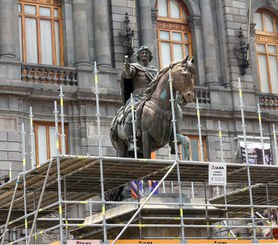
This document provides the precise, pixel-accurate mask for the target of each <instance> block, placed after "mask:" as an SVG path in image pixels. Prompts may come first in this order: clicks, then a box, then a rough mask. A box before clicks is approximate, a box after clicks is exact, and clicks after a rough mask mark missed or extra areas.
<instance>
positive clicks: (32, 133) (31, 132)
mask: <svg viewBox="0 0 278 245" xmlns="http://www.w3.org/2000/svg"><path fill="white" fill-rule="evenodd" d="M29 117H30V138H31V154H30V158H31V167H32V168H35V167H36V157H35V134H34V126H33V117H34V115H33V108H32V106H30V115H29Z"/></svg>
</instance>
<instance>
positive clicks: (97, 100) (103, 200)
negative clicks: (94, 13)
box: [94, 62, 107, 244]
mask: <svg viewBox="0 0 278 245" xmlns="http://www.w3.org/2000/svg"><path fill="white" fill-rule="evenodd" d="M94 75H95V76H94V77H95V95H96V111H97V114H96V117H97V138H98V153H99V168H100V189H101V205H102V225H103V242H104V244H107V224H106V208H105V196H104V176H103V153H102V136H101V130H100V108H99V88H98V86H99V84H98V83H99V80H98V70H97V63H96V62H95V63H94Z"/></svg>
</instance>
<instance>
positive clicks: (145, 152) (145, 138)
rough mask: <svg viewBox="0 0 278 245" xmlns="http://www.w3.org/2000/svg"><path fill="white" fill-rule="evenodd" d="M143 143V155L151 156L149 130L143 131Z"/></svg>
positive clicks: (145, 156)
mask: <svg viewBox="0 0 278 245" xmlns="http://www.w3.org/2000/svg"><path fill="white" fill-rule="evenodd" d="M142 144H143V156H144V158H148V159H150V158H151V153H152V152H151V149H152V147H151V144H152V142H151V138H150V135H149V134H148V132H146V131H145V132H142Z"/></svg>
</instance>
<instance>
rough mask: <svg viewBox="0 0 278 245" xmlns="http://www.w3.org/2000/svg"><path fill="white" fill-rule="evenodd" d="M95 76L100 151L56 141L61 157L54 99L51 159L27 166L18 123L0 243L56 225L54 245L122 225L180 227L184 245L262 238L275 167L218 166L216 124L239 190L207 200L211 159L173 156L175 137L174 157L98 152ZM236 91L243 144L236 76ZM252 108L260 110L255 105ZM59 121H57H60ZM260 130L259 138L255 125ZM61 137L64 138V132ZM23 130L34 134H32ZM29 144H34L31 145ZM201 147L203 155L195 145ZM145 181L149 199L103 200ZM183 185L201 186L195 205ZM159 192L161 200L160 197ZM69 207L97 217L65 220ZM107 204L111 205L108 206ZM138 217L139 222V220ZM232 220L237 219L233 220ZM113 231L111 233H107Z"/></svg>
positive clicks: (2, 195)
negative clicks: (18, 162)
mask: <svg viewBox="0 0 278 245" xmlns="http://www.w3.org/2000/svg"><path fill="white" fill-rule="evenodd" d="M94 74H95V94H96V108H97V110H96V112H97V114H96V116H97V125H98V135H97V137H98V147H99V155H98V156H90V155H87V156H75V155H74V156H73V155H66V154H65V152H64V151H65V150H64V147H65V143H64V140H63V143H62V144H63V147H62V154H60V150H59V149H60V148H59V135H58V113H59V112H58V108H57V103H56V102H55V103H54V114H55V129H56V130H55V132H56V146H57V147H56V150H57V152H56V156H55V157H53V158H52V159H51V160H49V161H48V162H46V163H44V164H41V165H40V166H37V167H34V168H32V169H30V170H26V168H25V166H26V160H25V154H26V153H25V139H24V137H25V130H24V124H22V137H23V138H22V147H23V149H22V155H23V172H22V173H20V175H19V176H18V177H17V178H14V179H11V180H10V181H9V182H7V183H5V184H3V185H1V186H0V210H1V215H0V222H1V223H0V230H2V235H1V245H2V244H6V243H9V244H15V243H18V242H20V241H23V242H25V243H26V244H31V243H32V242H33V241H35V243H36V240H37V238H38V236H39V235H42V234H45V233H48V232H50V231H54V230H59V240H60V244H66V242H67V239H68V238H69V233H71V234H74V236H75V237H77V238H78V239H82V238H91V237H92V238H94V239H99V240H101V241H102V242H103V244H115V243H117V240H118V239H120V238H121V236H122V235H123V234H124V232H125V231H126V230H127V229H131V230H134V229H137V230H138V228H139V229H154V228H160V229H175V230H179V232H178V235H175V237H176V238H177V239H179V240H180V244H186V241H187V240H188V239H189V238H191V239H201V238H202V239H221V238H223V236H222V237H221V236H219V234H226V235H224V237H226V238H229V239H238V237H237V236H236V235H235V233H234V230H236V229H246V230H248V231H250V230H251V232H249V233H248V232H247V233H246V234H245V237H241V239H242V238H246V239H251V240H252V241H254V242H257V241H258V240H259V239H261V238H263V237H258V236H257V234H256V232H257V228H258V227H260V228H269V227H270V226H269V225H266V224H262V222H263V221H265V220H266V219H267V218H265V217H264V216H262V215H261V213H262V211H264V210H265V209H267V210H268V211H269V210H270V209H277V208H278V197H277V194H276V193H277V190H278V185H277V183H275V181H277V179H278V166H277V165H265V164H264V165H252V164H250V163H249V162H248V154H246V162H245V163H224V157H223V145H222V132H221V124H220V122H219V138H220V150H221V153H222V154H221V162H222V164H225V166H226V171H227V176H226V182H227V184H239V185H241V186H242V188H241V189H240V190H238V191H235V192H231V193H227V190H226V186H224V194H223V195H220V196H218V197H215V198H212V199H208V197H207V196H208V195H207V189H208V188H207V182H208V177H209V173H208V172H209V171H208V169H209V166H210V164H213V163H212V162H204V161H182V160H179V158H178V154H177V152H178V150H177V149H178V146H177V139H176V138H175V140H174V141H175V148H176V156H175V159H174V160H158V159H137V158H136V159H135V158H118V157H107V156H103V153H102V136H101V132H100V125H101V121H100V116H101V115H100V110H99V98H98V96H99V90H98V71H97V67H96V64H95V70H94ZM169 84H170V87H171V77H170V78H169ZM60 92H61V93H60V98H61V101H62V102H61V106H63V93H62V89H61V90H60ZM239 93H240V98H241V99H240V109H241V116H242V128H243V134H244V141H245V146H246V128H245V121H244V110H243V109H244V105H243V100H242V91H241V85H240V81H239ZM171 103H172V107H173V103H174V96H173V94H172V93H171ZM199 109H200V106H199V104H198V99H197V111H198V112H197V116H198V128H199V133H201V124H200V110H199ZM172 112H173V114H172V120H173V126H174V132H176V129H175V113H174V109H173V108H172ZM258 113H260V110H259V109H258ZM63 114H64V113H63V110H62V111H61V117H63ZM259 115H260V114H259ZM30 118H31V119H32V118H33V115H32V110H30ZM259 118H260V117H259ZM61 121H64V120H63V119H61ZM133 121H134V118H133ZM31 125H32V122H31ZM273 128H274V127H273ZM274 131H275V128H274ZM260 132H261V137H262V140H263V134H262V128H261V124H260ZM62 134H63V135H64V133H62ZM30 135H31V137H33V134H32V131H31V134H30ZM174 135H175V133H174ZM200 138H201V137H200ZM134 142H136V139H134ZM262 143H263V142H262ZM31 146H32V147H33V143H32V144H31ZM200 147H202V145H200ZM246 148H247V147H246ZM276 148H277V147H276V145H275V149H276ZM276 150H277V149H276ZM201 152H203V149H202V148H201ZM31 153H32V160H34V155H33V153H34V149H33V148H32V149H31ZM215 164H219V163H215ZM262 173H263V174H262ZM150 179H152V180H154V179H155V180H160V181H159V183H158V185H157V186H156V187H155V188H154V189H153V190H152V191H151V192H150V194H149V195H148V196H146V197H144V198H142V199H141V200H139V201H132V200H126V201H122V202H116V201H106V200H105V192H106V191H109V190H111V189H113V188H115V187H119V186H122V185H125V184H126V183H128V182H130V181H133V180H150ZM165 180H167V181H177V184H178V188H177V193H176V195H173V199H171V201H169V200H168V201H165V202H164V201H161V200H163V198H165V197H166V195H164V196H163V195H162V196H159V195H154V193H155V192H156V190H157V189H158V188H159V187H160V185H161V186H162V185H163V189H165V182H164V181H165ZM182 180H183V181H182ZM184 182H186V183H188V189H189V190H190V189H191V187H192V185H191V182H192V183H194V184H195V183H201V184H202V185H203V190H204V198H203V199H202V202H200V200H199V199H198V198H192V199H191V200H190V199H189V198H186V196H185V194H184V185H183V183H184ZM97 195H99V196H100V200H92V199H91V198H92V197H94V196H97ZM160 197H161V199H159V198H160ZM166 199H167V198H166ZM74 204H83V205H90V207H91V206H92V205H100V206H101V212H100V213H99V214H92V211H90V216H89V217H88V218H86V219H85V220H82V219H81V220H80V219H75V220H74V219H71V218H69V217H68V210H67V209H68V208H69V206H71V205H74ZM109 205H110V206H111V207H112V208H110V209H108V208H107V207H108V206H109ZM123 206H124V207H126V210H128V211H126V212H122V213H121V212H120V211H119V207H123ZM117 208H118V209H117ZM114 211H117V214H118V215H115V213H113V212H114ZM53 213H57V214H58V217H52V216H51V214H53ZM139 213H140V217H139ZM138 219H140V221H139V222H138ZM233 221H237V222H241V223H240V224H239V223H233ZM177 228H178V229H177ZM197 228H198V229H204V231H206V232H205V234H203V235H202V234H200V235H199V236H197V235H195V236H192V235H191V234H190V231H191V229H197ZM271 228H272V229H273V228H277V226H276V225H274V224H273V223H272V224H271ZM14 229H21V230H23V229H24V230H25V232H24V233H25V234H24V236H23V237H17V238H15V239H13V240H10V241H8V242H7V241H6V240H5V237H6V234H7V233H8V232H9V231H11V230H14ZM115 232H117V234H118V235H116V236H115V235H113V234H115ZM225 232H226V233H225ZM229 234H232V236H231V237H230V236H229ZM141 236H142V233H141ZM140 238H142V237H140ZM143 238H150V239H155V238H156V239H171V237H169V236H160V237H156V236H148V237H146V236H144V237H143ZM271 238H272V237H270V239H271ZM109 239H111V240H109Z"/></svg>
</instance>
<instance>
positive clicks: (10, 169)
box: [9, 162, 13, 181]
mask: <svg viewBox="0 0 278 245" xmlns="http://www.w3.org/2000/svg"><path fill="white" fill-rule="evenodd" d="M12 177H13V176H12V163H11V162H10V163H9V179H10V180H9V181H11V180H12Z"/></svg>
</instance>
